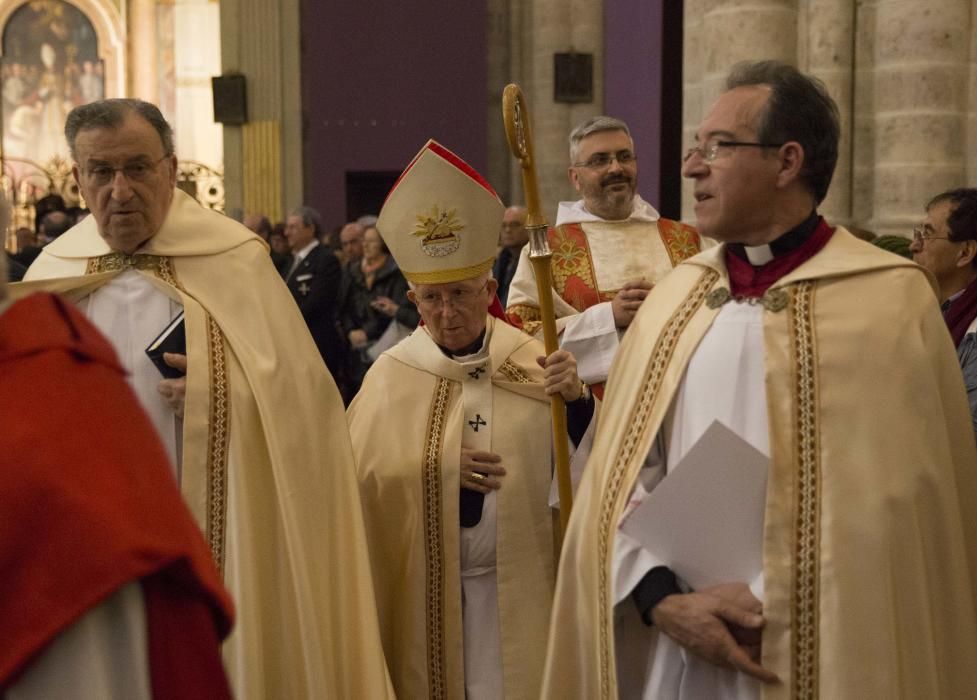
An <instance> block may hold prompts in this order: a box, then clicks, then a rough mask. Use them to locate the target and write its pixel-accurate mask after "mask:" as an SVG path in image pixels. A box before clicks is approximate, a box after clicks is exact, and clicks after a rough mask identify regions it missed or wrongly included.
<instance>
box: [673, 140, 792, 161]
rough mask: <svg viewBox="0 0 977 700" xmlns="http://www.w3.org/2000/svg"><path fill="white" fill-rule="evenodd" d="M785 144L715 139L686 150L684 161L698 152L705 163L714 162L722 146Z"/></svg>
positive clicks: (775, 146) (754, 146)
mask: <svg viewBox="0 0 977 700" xmlns="http://www.w3.org/2000/svg"><path fill="white" fill-rule="evenodd" d="M783 145H784V144H782V143H757V142H754V141H713V142H712V143H707V144H706V145H705V146H693V147H692V148H690V149H689V150H687V151H686V152H685V156H684V157H683V158H682V162H683V163H687V162H688V160H689V158H691V157H692V156H694V155H695V154H696V153H698V154H699V157H700V158H702V162H703V163H712V162H713V161H714V160H716V158H717V156H719V149H720V148H736V147H739V146H743V147H752V148H780V147H781V146H783Z"/></svg>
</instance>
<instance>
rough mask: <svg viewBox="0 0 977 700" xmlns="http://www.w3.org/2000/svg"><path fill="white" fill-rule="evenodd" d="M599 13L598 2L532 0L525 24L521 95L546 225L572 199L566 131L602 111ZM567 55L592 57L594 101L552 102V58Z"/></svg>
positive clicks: (601, 28)
mask: <svg viewBox="0 0 977 700" xmlns="http://www.w3.org/2000/svg"><path fill="white" fill-rule="evenodd" d="M526 4H527V5H530V3H526ZM517 11H518V10H517ZM603 11H604V8H603V3H602V2H593V1H592V0H571V2H570V3H569V5H568V4H567V2H566V1H565V0H534V1H533V2H532V3H531V14H530V21H528V22H526V24H525V25H524V29H523V37H524V44H523V46H526V47H528V50H527V51H525V54H524V55H528V56H530V57H531V58H530V61H529V64H528V65H527V66H526V67H525V72H524V75H525V78H524V84H523V92H524V93H525V95H526V99H527V101H528V102H529V107H530V110H531V115H532V119H533V137H534V140H535V144H534V145H535V149H536V172H537V175H538V177H539V194H540V199H541V200H542V205H543V207H544V211H545V214H546V217H547V219H548V220H549V221H550V222H552V221H553V219H554V218H555V216H556V208H557V204H558V203H559V202H560V201H561V200H566V199H575V198H576V196H577V195H576V193H575V192H574V190H573V187H571V185H570V184H569V182H568V181H567V175H566V170H567V165H568V163H569V154H568V146H567V137H568V136H569V135H570V130H571V129H573V127H574V126H576V125H577V124H578V123H579V122H581V121H583V120H584V119H586V118H588V117H591V116H594V115H597V114H600V113H601V112H602V111H603V104H604V99H603V60H602V54H603V48H604V47H603ZM569 51H576V52H580V53H590V54H593V56H594V66H593V67H594V101H593V102H591V103H589V104H575V105H569V104H560V103H556V102H555V101H554V100H553V78H554V75H553V54H555V53H566V52H569ZM519 187H520V190H517V191H519V192H521V184H520V185H519Z"/></svg>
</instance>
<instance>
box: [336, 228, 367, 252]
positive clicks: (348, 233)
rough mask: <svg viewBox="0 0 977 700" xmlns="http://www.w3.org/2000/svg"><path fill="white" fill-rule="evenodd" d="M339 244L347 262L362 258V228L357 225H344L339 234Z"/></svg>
mask: <svg viewBox="0 0 977 700" xmlns="http://www.w3.org/2000/svg"><path fill="white" fill-rule="evenodd" d="M339 244H340V245H341V246H342V248H343V252H344V253H346V257H347V258H348V259H349V260H355V259H357V258H362V257H363V227H362V226H360V225H359V224H357V223H355V222H354V223H351V224H346V225H345V226H343V230H342V231H340V232H339Z"/></svg>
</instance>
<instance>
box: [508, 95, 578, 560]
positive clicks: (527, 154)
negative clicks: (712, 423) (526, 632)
mask: <svg viewBox="0 0 977 700" xmlns="http://www.w3.org/2000/svg"><path fill="white" fill-rule="evenodd" d="M502 118H503V119H504V121H505V135H506V139H507V140H508V141H509V149H510V150H511V151H512V155H513V156H515V158H516V159H517V160H518V161H519V164H520V166H521V167H522V184H523V189H524V190H525V194H526V209H527V211H528V216H527V218H526V231H527V232H528V233H529V260H530V262H532V264H533V272H534V273H535V276H536V290H537V292H538V294H539V311H540V316H541V321H542V324H543V345H544V346H545V347H546V354H547V355H550V354H552V353H553V352H555V351H556V350H557V348H558V342H557V337H556V317H555V315H554V313H553V275H552V271H551V269H550V258H552V257H553V254H552V253H551V252H550V247H549V243H548V241H547V238H546V229H547V225H546V218H545V217H544V216H543V211H542V207H541V206H540V204H539V189H538V187H537V184H536V165H535V163H534V162H533V140H532V130H531V128H530V123H529V110H528V109H527V107H526V101H525V99H524V98H523V96H522V90H521V89H520V88H519V86H518V85H516V84H514V83H513V84H510V85H507V86H506V88H505V91H504V92H503V93H502ZM550 407H551V410H552V414H553V448H554V452H555V453H556V479H557V484H558V486H559V492H560V530H561V533H560V540H561V541H562V539H563V533H565V532H566V529H567V523H568V522H569V520H570V508H571V507H572V505H573V487H572V486H571V483H570V450H569V447H568V444H567V414H566V405H565V404H564V402H563V397H562V396H560V395H559V394H555V395H553V396H551V397H550Z"/></svg>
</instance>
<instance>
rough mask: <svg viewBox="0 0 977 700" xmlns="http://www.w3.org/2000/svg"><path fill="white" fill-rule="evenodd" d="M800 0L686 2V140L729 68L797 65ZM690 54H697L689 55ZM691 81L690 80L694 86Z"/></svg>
mask: <svg viewBox="0 0 977 700" xmlns="http://www.w3.org/2000/svg"><path fill="white" fill-rule="evenodd" d="M797 5H798V0H753V1H752V2H747V1H745V0H719V1H716V0H712V1H709V0H688V1H687V2H686V5H685V18H686V20H685V21H686V31H685V54H686V58H685V66H686V69H687V70H688V73H689V75H688V77H685V78H683V82H684V83H685V95H686V96H687V97H688V98H689V99H690V103H689V104H688V105H687V107H686V108H685V110H684V119H685V127H684V129H683V131H684V132H685V133H686V134H687V136H688V137H689V145H691V142H692V138H691V135H692V134H694V133H695V130H696V128H698V125H699V122H700V121H701V120H702V117H703V115H704V113H705V112H706V111H707V110H708V109H709V107H710V105H711V104H712V103H713V102H714V101H715V100H716V98H717V97H718V96H719V95H720V94H721V93H722V92H723V85H724V81H725V79H726V75H727V74H728V73H729V70H730V69H731V68H732V67H733V66H734V65H735V64H736V63H738V62H740V61H755V60H761V59H774V60H778V61H784V62H785V63H793V64H795V65H796V64H797V50H798V37H797V34H798V32H797V23H798V7H797ZM693 54H698V55H696V56H693ZM693 80H694V82H692V81H693ZM691 192H692V185H691V183H690V182H689V181H686V182H685V183H684V184H683V186H682V217H683V218H685V219H690V218H691V217H692V199H691Z"/></svg>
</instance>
